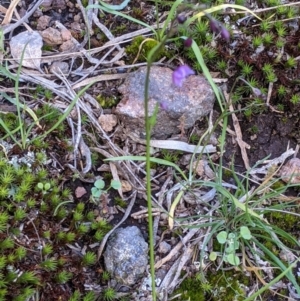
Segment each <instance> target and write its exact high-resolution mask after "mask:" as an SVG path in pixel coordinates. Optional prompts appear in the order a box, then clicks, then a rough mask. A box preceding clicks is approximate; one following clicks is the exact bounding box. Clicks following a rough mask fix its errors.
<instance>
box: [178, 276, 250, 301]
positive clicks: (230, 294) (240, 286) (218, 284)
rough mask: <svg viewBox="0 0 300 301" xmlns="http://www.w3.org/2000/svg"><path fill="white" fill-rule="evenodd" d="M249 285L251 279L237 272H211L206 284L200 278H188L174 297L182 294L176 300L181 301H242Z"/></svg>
mask: <svg viewBox="0 0 300 301" xmlns="http://www.w3.org/2000/svg"><path fill="white" fill-rule="evenodd" d="M200 278H201V277H200ZM249 284H250V279H249V277H247V276H245V275H244V274H242V273H241V272H237V271H235V270H229V271H221V270H219V271H209V272H208V273H207V275H206V281H205V282H203V281H201V279H199V277H194V278H186V279H185V280H184V281H183V282H182V283H181V285H180V287H179V288H178V289H177V290H176V291H175V292H174V295H178V294H181V296H180V297H179V299H176V300H180V301H185V300H190V301H202V300H211V301H219V300H222V301H242V300H244V299H245V298H246V290H245V288H246V287H247V286H248V285H249Z"/></svg>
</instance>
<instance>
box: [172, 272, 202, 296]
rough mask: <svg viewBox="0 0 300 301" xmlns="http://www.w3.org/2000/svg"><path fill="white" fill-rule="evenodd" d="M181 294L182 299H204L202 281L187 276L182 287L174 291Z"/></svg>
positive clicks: (175, 293)
mask: <svg viewBox="0 0 300 301" xmlns="http://www.w3.org/2000/svg"><path fill="white" fill-rule="evenodd" d="M178 294H181V296H180V297H179V299H177V300H180V301H184V300H190V301H204V300H206V298H205V293H204V292H203V290H202V289H201V281H200V280H198V279H196V278H186V279H185V280H184V281H183V282H182V283H181V285H180V287H179V288H178V289H177V290H176V291H175V292H174V295H178Z"/></svg>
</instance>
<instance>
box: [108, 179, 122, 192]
mask: <svg viewBox="0 0 300 301" xmlns="http://www.w3.org/2000/svg"><path fill="white" fill-rule="evenodd" d="M110 186H111V187H112V188H113V189H116V190H118V189H119V188H121V182H120V181H116V180H111V182H110Z"/></svg>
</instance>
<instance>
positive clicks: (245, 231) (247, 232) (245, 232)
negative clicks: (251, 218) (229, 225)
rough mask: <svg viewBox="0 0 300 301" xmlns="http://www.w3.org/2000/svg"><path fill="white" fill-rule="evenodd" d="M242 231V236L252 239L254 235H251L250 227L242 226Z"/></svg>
mask: <svg viewBox="0 0 300 301" xmlns="http://www.w3.org/2000/svg"><path fill="white" fill-rule="evenodd" d="M240 232H241V236H242V237H243V238H244V239H248V240H249V239H251V237H252V235H251V232H250V230H249V228H248V227H246V226H242V227H241V229H240Z"/></svg>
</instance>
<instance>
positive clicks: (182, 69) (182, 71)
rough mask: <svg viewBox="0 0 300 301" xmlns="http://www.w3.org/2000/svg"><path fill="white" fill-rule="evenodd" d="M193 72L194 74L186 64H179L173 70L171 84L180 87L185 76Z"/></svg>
mask: <svg viewBox="0 0 300 301" xmlns="http://www.w3.org/2000/svg"><path fill="white" fill-rule="evenodd" d="M193 74H195V71H194V70H193V69H191V68H190V67H189V66H188V65H182V66H179V67H177V68H176V69H175V70H174V71H173V74H172V81H173V84H174V85H175V86H177V87H182V84H183V81H184V80H185V78H186V77H188V76H189V75H193Z"/></svg>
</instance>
